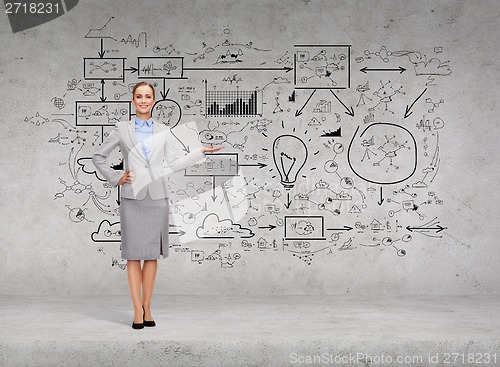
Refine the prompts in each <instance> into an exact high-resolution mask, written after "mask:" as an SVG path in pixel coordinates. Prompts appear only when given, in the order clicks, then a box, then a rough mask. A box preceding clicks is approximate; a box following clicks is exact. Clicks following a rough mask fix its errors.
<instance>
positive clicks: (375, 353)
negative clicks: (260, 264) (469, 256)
mask: <svg viewBox="0 0 500 367" xmlns="http://www.w3.org/2000/svg"><path fill="white" fill-rule="evenodd" d="M153 301H154V304H153V308H152V310H153V316H154V319H155V320H156V322H157V327H155V328H145V329H142V330H133V329H132V328H131V322H132V316H133V313H132V309H131V302H130V299H129V297H128V296H101V297H96V296H91V297H89V296H80V297H76V296H71V297H70V296H61V297H54V296H50V297H38V296H9V295H2V296H1V297H0V326H1V327H0V366H2V367H3V366H16V367H19V366H100V367H101V366H115V365H116V366H146V365H147V366H184V367H188V366H189V367H191V366H231V367H233V366H259V367H260V366H273V367H275V366H300V365H307V366H311V365H316V366H319V365H330V366H331V365H335V366H406V365H408V366H427V365H429V366H440V365H443V366H446V365H447V366H469V365H470V366H473V365H476V366H477V365H478V364H477V359H479V358H481V360H482V363H481V365H483V366H500V316H499V310H500V296H397V297H395V296H370V297H364V296H356V295H340V296H213V297H212V296H161V295H155V298H154V300H153ZM446 353H450V355H449V356H448V355H447V354H446ZM451 353H459V355H458V356H457V355H456V354H451ZM462 353H465V355H462ZM467 353H475V354H474V358H476V363H471V362H467ZM486 353H489V354H490V358H489V361H490V362H489V363H486V357H487V354H486ZM494 353H496V363H495V360H494ZM447 356H448V357H449V359H448V360H446V357H447ZM436 358H437V359H436ZM405 359H406V361H405ZM463 359H465V363H462V362H463ZM447 361H448V362H450V363H446V362H447ZM313 362H317V363H313ZM435 362H436V363H435Z"/></svg>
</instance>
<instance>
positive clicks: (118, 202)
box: [116, 185, 120, 205]
mask: <svg viewBox="0 0 500 367" xmlns="http://www.w3.org/2000/svg"><path fill="white" fill-rule="evenodd" d="M117 186H118V195H117V197H118V199H116V203H117V204H118V205H120V185H117Z"/></svg>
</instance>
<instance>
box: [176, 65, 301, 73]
mask: <svg viewBox="0 0 500 367" xmlns="http://www.w3.org/2000/svg"><path fill="white" fill-rule="evenodd" d="M183 70H284V71H286V72H287V73H288V72H290V71H292V70H293V68H291V67H289V66H284V67H282V68H189V67H187V68H184V69H183Z"/></svg>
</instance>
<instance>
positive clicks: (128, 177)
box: [118, 169, 134, 185]
mask: <svg viewBox="0 0 500 367" xmlns="http://www.w3.org/2000/svg"><path fill="white" fill-rule="evenodd" d="M133 181H134V176H133V175H132V170H131V169H127V170H125V173H124V174H123V176H122V177H120V181H118V185H123V184H124V183H132V182H133Z"/></svg>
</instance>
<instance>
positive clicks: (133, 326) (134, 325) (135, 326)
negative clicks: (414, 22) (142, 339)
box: [132, 308, 144, 330]
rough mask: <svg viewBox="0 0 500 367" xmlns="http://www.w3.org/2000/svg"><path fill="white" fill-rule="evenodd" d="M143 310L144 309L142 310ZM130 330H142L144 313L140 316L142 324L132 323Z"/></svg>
mask: <svg viewBox="0 0 500 367" xmlns="http://www.w3.org/2000/svg"><path fill="white" fill-rule="evenodd" d="M143 310H144V308H143ZM132 329H136V330H138V329H144V313H143V314H142V322H139V323H137V324H136V323H135V322H132Z"/></svg>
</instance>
